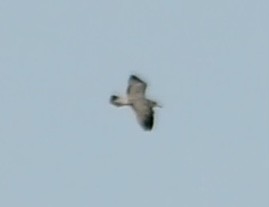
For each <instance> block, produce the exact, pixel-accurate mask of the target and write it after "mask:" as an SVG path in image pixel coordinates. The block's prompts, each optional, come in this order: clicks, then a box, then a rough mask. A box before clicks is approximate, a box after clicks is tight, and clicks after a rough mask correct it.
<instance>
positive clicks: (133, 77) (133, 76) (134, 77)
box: [130, 74, 143, 82]
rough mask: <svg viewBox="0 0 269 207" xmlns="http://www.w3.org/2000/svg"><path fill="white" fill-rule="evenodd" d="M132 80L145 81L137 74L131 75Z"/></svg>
mask: <svg viewBox="0 0 269 207" xmlns="http://www.w3.org/2000/svg"><path fill="white" fill-rule="evenodd" d="M130 80H135V81H139V82H143V81H142V80H141V79H140V78H138V77H137V76H136V75H133V74H132V75H130Z"/></svg>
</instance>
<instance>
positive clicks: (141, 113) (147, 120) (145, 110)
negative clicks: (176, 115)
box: [132, 100, 154, 130]
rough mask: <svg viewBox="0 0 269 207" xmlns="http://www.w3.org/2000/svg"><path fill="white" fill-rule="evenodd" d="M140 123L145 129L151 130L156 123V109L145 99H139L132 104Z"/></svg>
mask: <svg viewBox="0 0 269 207" xmlns="http://www.w3.org/2000/svg"><path fill="white" fill-rule="evenodd" d="M132 108H133V109H134V111H135V113H136V117H137V120H138V122H139V124H140V125H141V126H142V127H143V128H144V129H145V130H151V129H152V127H153V124H154V111H153V109H152V107H150V105H149V104H148V103H147V102H146V101H145V100H141V101H140V100H137V101H135V102H134V103H133V104H132Z"/></svg>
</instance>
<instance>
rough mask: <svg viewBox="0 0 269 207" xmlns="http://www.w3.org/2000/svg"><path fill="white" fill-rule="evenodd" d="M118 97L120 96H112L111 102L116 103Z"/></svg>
mask: <svg viewBox="0 0 269 207" xmlns="http://www.w3.org/2000/svg"><path fill="white" fill-rule="evenodd" d="M118 98H119V97H118V96H115V95H112V96H110V99H109V102H110V103H111V104H114V105H115V101H116V100H117V99H118Z"/></svg>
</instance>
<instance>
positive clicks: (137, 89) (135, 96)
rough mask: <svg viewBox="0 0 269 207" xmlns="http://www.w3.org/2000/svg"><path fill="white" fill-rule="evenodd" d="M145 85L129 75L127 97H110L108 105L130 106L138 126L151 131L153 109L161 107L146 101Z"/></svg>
mask: <svg viewBox="0 0 269 207" xmlns="http://www.w3.org/2000/svg"><path fill="white" fill-rule="evenodd" d="M146 88H147V83H145V82H144V81H143V80H141V79H140V78H138V77H137V76H135V75H131V76H130V77H129V81H128V87H127V96H126V97H120V96H116V95H112V96H111V97H110V103H111V104H113V105H115V106H131V107H132V109H133V110H134V112H135V114H136V117H137V120H138V122H139V124H140V125H141V126H142V128H143V129H144V130H151V129H152V127H153V124H154V110H153V108H154V107H161V106H160V105H159V104H158V103H157V102H156V101H153V100H150V99H147V98H146V97H145V91H146Z"/></svg>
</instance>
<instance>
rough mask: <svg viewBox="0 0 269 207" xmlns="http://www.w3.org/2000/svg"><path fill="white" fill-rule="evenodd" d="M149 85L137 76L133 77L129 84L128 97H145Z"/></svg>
mask: <svg viewBox="0 0 269 207" xmlns="http://www.w3.org/2000/svg"><path fill="white" fill-rule="evenodd" d="M146 88H147V84H146V83H145V82H144V81H142V80H141V79H140V78H138V77H137V76H135V75H131V76H130V78H129V82H128V88H127V95H128V96H129V97H136V98H138V97H144V95H145V91H146Z"/></svg>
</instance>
